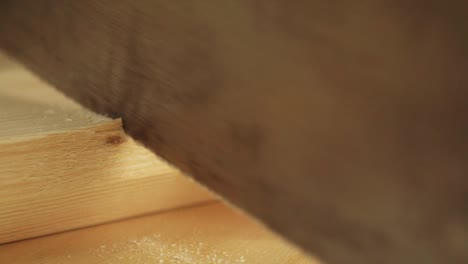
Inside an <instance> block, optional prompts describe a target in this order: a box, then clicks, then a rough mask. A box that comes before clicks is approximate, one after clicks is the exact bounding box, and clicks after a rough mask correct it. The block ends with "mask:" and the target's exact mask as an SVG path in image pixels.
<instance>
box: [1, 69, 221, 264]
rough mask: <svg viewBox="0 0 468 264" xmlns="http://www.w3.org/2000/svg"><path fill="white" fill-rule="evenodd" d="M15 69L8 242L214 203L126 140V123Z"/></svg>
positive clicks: (5, 120) (8, 118) (6, 149)
mask: <svg viewBox="0 0 468 264" xmlns="http://www.w3.org/2000/svg"><path fill="white" fill-rule="evenodd" d="M8 65H9V66H8V67H4V68H3V70H1V71H0V244H1V243H5V242H11V241H15V240H20V239H25V238H30V237H35V236H40V235H46V234H50V233H55V232H59V231H64V230H70V229H74V228H79V227H83V226H89V225H94V224H98V223H102V222H107V221H112V220H116V219H121V218H126V217H130V216H135V215H141V214H146V213H149V212H154V211H160V210H166V209H170V208H175V207H180V206H185V205H189V204H196V203H200V202H205V201H208V200H212V199H213V197H212V196H211V195H210V194H209V192H208V191H206V190H205V189H204V188H202V187H200V186H198V184H196V183H193V182H192V181H191V180H190V179H188V178H186V177H183V176H182V175H181V173H180V172H179V171H178V170H176V169H175V168H173V167H171V166H169V165H168V164H167V163H166V162H164V161H162V160H160V159H159V158H157V157H156V156H155V155H154V154H153V153H151V152H150V151H149V150H147V149H145V148H144V147H143V146H141V145H139V144H137V143H135V142H134V141H133V140H132V139H131V138H130V137H128V136H126V135H125V133H124V132H123V130H122V123H121V120H120V119H110V118H108V117H104V116H100V115H97V114H94V113H92V112H90V111H87V110H84V109H83V108H81V107H80V106H78V105H77V104H75V103H74V102H72V101H70V100H69V99H66V98H65V97H64V96H62V95H61V94H59V93H58V92H57V91H55V90H53V89H52V88H51V87H50V86H48V85H47V84H45V83H44V82H42V81H40V80H38V79H37V78H36V77H34V76H33V75H31V74H30V73H29V72H27V71H26V70H24V69H23V68H20V67H15V66H11V64H8ZM0 262H2V261H0ZM2 263H3V262H2Z"/></svg>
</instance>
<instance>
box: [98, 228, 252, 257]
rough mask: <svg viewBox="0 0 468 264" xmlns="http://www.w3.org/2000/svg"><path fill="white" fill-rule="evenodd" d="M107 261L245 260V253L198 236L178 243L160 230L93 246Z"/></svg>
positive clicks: (99, 255)
mask: <svg viewBox="0 0 468 264" xmlns="http://www.w3.org/2000/svg"><path fill="white" fill-rule="evenodd" d="M92 254H94V255H95V256H97V257H99V258H101V259H102V260H103V263H117V264H118V263H156V264H157V263H161V264H243V263H248V262H247V260H246V258H245V257H244V256H243V255H241V254H232V253H228V252H226V251H222V250H219V249H216V247H215V246H213V245H207V244H205V243H203V242H197V241H194V240H181V241H177V243H174V242H169V241H165V240H164V239H163V238H161V236H160V235H159V234H153V235H150V236H145V237H141V238H138V239H128V240H127V241H123V242H120V243H114V244H111V245H101V246H99V247H98V248H95V249H93V250H92Z"/></svg>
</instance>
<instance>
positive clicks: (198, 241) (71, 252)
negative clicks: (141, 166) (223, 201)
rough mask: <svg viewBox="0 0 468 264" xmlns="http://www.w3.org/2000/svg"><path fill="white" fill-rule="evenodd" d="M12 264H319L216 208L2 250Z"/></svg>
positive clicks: (4, 259) (149, 218) (259, 228)
mask: <svg viewBox="0 0 468 264" xmlns="http://www.w3.org/2000/svg"><path fill="white" fill-rule="evenodd" d="M0 261H1V262H2V263H15V264H33V263H34V264H83V263H86V264H98V263H99V264H102V263H109V264H161V263H163V264H319V262H318V261H316V260H314V259H312V258H307V257H306V256H305V255H304V254H303V253H301V252H300V251H299V250H297V249H296V248H294V247H292V246H290V245H288V244H287V243H285V242H283V241H282V240H281V239H280V238H278V237H277V236H275V235H273V234H272V233H271V232H269V231H267V230H266V229H265V228H264V227H262V226H260V225H258V224H257V223H254V222H253V221H252V219H249V218H247V217H245V216H244V215H242V214H240V213H238V212H235V211H233V210H232V209H229V208H227V207H226V206H224V205H220V204H218V203H217V204H210V205H204V206H197V207H192V208H184V209H181V210H175V211H169V212H164V213H162V214H156V215H150V216H145V217H139V218H135V219H130V220H126V221H122V222H117V223H112V224H106V225H102V226H97V227H91V228H86V229H82V230H76V231H71V232H66V233H62V234H56V235H53V236H47V237H42V238H38V239H32V240H27V241H21V242H17V243H12V244H7V245H0Z"/></svg>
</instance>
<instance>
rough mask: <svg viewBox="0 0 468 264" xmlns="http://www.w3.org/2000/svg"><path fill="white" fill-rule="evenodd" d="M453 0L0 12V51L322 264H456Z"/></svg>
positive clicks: (461, 69) (62, 5)
mask: <svg viewBox="0 0 468 264" xmlns="http://www.w3.org/2000/svg"><path fill="white" fill-rule="evenodd" d="M467 21H468V16H467V15H466V0H448V1H440V0H438V1H435V0H428V1H423V0H362V1H349V0H337V1H323V0H236V1H234V0H233V1H228V0H225V1H221V0H204V1H194V0H193V1H188V0H187V1H167V0H166V1H165V0H139V1H134V0H82V1H55V0H3V1H0V46H1V47H3V48H4V49H5V50H7V51H8V52H9V53H10V54H12V55H14V56H16V57H17V58H18V59H20V60H21V61H22V62H23V63H25V64H26V65H27V66H28V67H30V68H31V69H33V70H34V71H35V72H36V73H38V74H39V75H40V76H41V77H42V78H44V79H46V80H48V81H50V82H52V83H53V84H54V85H55V86H57V87H58V88H59V89H61V90H62V91H63V92H65V93H66V94H68V95H69V96H71V97H73V98H75V99H76V100H77V101H79V102H80V103H81V104H83V105H85V106H87V107H89V108H91V109H93V110H94V111H97V112H100V113H106V114H110V115H116V116H119V117H120V116H121V117H122V118H123V122H124V125H125V128H126V131H128V132H129V133H130V134H131V135H133V136H134V137H135V138H136V139H137V140H140V141H141V142H143V143H144V144H145V145H146V146H147V147H149V148H150V149H152V150H153V151H155V152H156V153H158V154H160V155H161V156H163V157H165V158H166V159H167V160H169V161H170V162H172V163H173V164H175V165H176V166H178V167H180V168H181V169H182V170H184V171H186V172H188V173H189V174H191V175H193V176H194V177H195V178H196V179H198V180H199V181H201V182H204V183H205V184H207V185H208V186H210V187H211V188H212V189H213V190H216V191H217V192H219V193H220V194H222V195H224V196H225V197H226V198H228V199H229V200H230V201H232V202H233V203H235V204H236V205H238V206H241V207H242V208H244V209H245V210H247V211H249V212H250V213H252V214H254V215H255V216H257V217H258V218H259V219H262V220H263V221H264V222H265V223H267V224H268V225H269V226H270V227H272V228H274V229H275V230H277V231H279V232H281V233H282V234H284V235H285V236H287V237H288V238H290V239H292V240H294V241H295V242H297V243H299V244H300V245H302V246H303V247H305V248H307V249H308V250H311V251H313V252H316V253H317V254H319V255H320V256H322V257H323V258H324V259H326V260H327V261H328V262H329V263H332V264H338V263H339V264H342V263H346V264H374V263H380V264H388V263H391V264H393V263H401V264H407V263H408V264H413V263H425V264H433V263H467V262H468V251H467V250H466V245H467V244H468V234H467V230H468V213H467V210H466V204H467V202H466V201H467V193H468V177H466V175H468V162H467V160H468V148H467V135H468V122H466V117H467V116H468V104H467V103H466V98H467V97H468V96H467V91H468V90H467V89H466V87H467V83H468V75H467V74H466V69H467V68H468V60H466V58H467V57H468V54H467V49H466V47H468V38H467V36H468V27H467V26H466V25H467V24H468V23H467Z"/></svg>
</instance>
